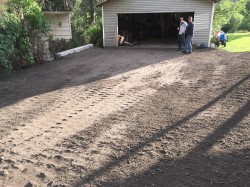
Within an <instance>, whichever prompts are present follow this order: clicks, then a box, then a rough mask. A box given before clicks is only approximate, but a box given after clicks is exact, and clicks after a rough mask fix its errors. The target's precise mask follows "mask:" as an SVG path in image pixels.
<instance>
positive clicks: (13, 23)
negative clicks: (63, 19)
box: [0, 0, 48, 73]
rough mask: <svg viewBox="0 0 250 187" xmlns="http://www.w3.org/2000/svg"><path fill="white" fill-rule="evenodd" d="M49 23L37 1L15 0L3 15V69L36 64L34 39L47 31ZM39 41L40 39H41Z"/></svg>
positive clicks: (0, 58) (0, 27) (0, 67)
mask: <svg viewBox="0 0 250 187" xmlns="http://www.w3.org/2000/svg"><path fill="white" fill-rule="evenodd" d="M47 31H48V24H47V22H46V20H45V18H44V15H43V14H42V12H41V8H40V7H39V5H38V4H37V3H36V1H35V0H22V1H20V0H11V1H10V2H9V3H8V6H7V10H6V11H4V12H3V13H2V14H1V15H0V71H1V72H4V73H9V72H11V70H12V69H19V68H22V67H26V66H30V65H32V64H34V62H35V57H37V55H36V53H35V51H36V50H35V48H37V46H34V43H32V41H34V38H36V37H37V34H39V33H46V32H47ZM38 43H39V42H38Z"/></svg>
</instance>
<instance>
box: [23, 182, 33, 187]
mask: <svg viewBox="0 0 250 187" xmlns="http://www.w3.org/2000/svg"><path fill="white" fill-rule="evenodd" d="M24 187H33V184H32V183H31V182H28V183H27V184H25V186H24Z"/></svg>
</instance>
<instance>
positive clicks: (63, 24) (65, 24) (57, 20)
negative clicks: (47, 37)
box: [45, 13, 72, 39]
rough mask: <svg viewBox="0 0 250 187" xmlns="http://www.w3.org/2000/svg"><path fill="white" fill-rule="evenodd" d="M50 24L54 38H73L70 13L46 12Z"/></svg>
mask: <svg viewBox="0 0 250 187" xmlns="http://www.w3.org/2000/svg"><path fill="white" fill-rule="evenodd" d="M45 16H46V17H47V19H48V20H49V24H50V29H51V31H50V33H51V34H52V35H53V38H59V39H71V38H72V33H71V24H70V14H69V13H67V14H45Z"/></svg>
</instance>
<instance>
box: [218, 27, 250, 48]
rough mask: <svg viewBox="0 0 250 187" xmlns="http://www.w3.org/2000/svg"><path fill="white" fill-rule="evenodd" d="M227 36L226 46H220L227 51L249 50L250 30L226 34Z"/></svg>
mask: <svg viewBox="0 0 250 187" xmlns="http://www.w3.org/2000/svg"><path fill="white" fill-rule="evenodd" d="M227 36H228V42H227V46H226V47H222V46H220V48H222V49H224V50H226V51H229V52H246V51H248V52H250V32H248V33H233V34H227Z"/></svg>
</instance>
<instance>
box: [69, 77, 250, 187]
mask: <svg viewBox="0 0 250 187" xmlns="http://www.w3.org/2000/svg"><path fill="white" fill-rule="evenodd" d="M249 78H250V74H249V75H247V76H245V77H244V78H243V79H241V80H240V81H238V82H237V83H236V84H235V85H233V86H232V87H230V88H229V89H228V90H226V91H224V92H223V93H222V94H221V95H219V96H218V97H216V98H214V99H213V100H212V101H210V102H208V103H207V104H205V105H204V106H202V107H200V108H199V109H197V110H196V111H194V112H192V113H191V114H189V115H187V116H186V117H184V118H182V119H181V120H179V121H177V122H175V123H174V124H172V125H171V126H168V127H166V128H164V129H162V130H160V131H158V132H156V133H155V134H152V135H151V136H150V137H149V138H146V139H144V141H143V142H140V143H139V144H137V145H134V146H133V148H131V149H127V150H126V151H125V154H123V155H122V156H120V157H118V158H117V159H115V160H113V161H111V162H108V163H107V164H105V165H104V166H103V167H101V168H100V169H99V170H95V171H94V172H92V173H90V174H89V175H87V176H85V177H84V178H82V179H81V180H79V181H78V182H76V183H75V184H73V186H84V185H86V184H88V183H91V182H92V181H94V180H95V179H96V178H97V177H99V176H102V175H104V174H107V173H109V171H110V169H112V168H114V167H116V166H119V165H120V164H122V163H123V162H125V161H126V160H129V158H131V157H133V156H134V155H136V154H137V153H138V152H139V151H140V150H142V149H143V148H144V147H146V146H147V145H148V144H150V143H152V142H155V141H157V140H158V139H159V138H161V137H163V136H164V135H166V134H168V133H169V131H171V130H174V129H177V128H178V127H180V126H182V125H183V124H184V123H186V122H188V121H189V120H191V119H192V118H194V117H196V116H197V115H199V114H200V113H201V112H203V111H206V110H207V109H209V108H210V107H212V106H213V105H214V104H216V103H217V102H218V101H220V100H221V99H224V98H225V97H227V96H228V95H229V94H230V93H231V92H232V91H235V90H237V89H238V88H239V86H241V85H242V84H245V83H247V81H248V80H249ZM249 112H250V101H249V100H248V101H247V102H246V103H245V104H244V105H243V106H241V107H240V108H239V109H238V111H236V112H235V113H234V114H233V115H232V116H231V117H230V118H228V119H226V120H225V121H224V122H223V123H222V124H221V125H220V126H219V127H218V128H217V129H215V131H214V132H213V133H212V134H210V135H208V136H207V137H206V138H205V139H204V140H203V141H202V142H199V143H198V144H197V146H196V147H195V148H194V149H192V150H191V151H190V152H189V153H187V155H185V156H184V157H181V158H177V159H175V160H173V159H162V160H160V161H159V162H158V163H157V164H155V165H154V166H153V167H151V168H149V169H148V170H147V171H144V172H143V173H140V174H138V175H136V174H135V175H134V176H131V177H128V178H126V179H124V180H122V181H121V180H115V179H114V180H112V181H110V182H106V183H102V184H100V186H138V184H140V185H139V186H168V185H170V186H194V185H198V186H210V185H212V186H214V185H223V184H225V185H226V186H249V185H250V178H249V175H250V169H249V168H250V148H246V149H244V150H238V151H234V152H229V153H218V154H217V153H216V155H211V154H209V153H208V151H209V150H210V148H212V147H213V146H214V145H215V144H216V143H218V142H219V141H220V140H221V139H223V137H224V136H225V135H226V134H227V133H229V132H230V130H232V129H233V128H235V127H237V125H239V124H240V123H241V121H242V120H243V119H244V118H245V117H246V116H248V115H249ZM99 133H100V132H99ZM152 171H153V172H152Z"/></svg>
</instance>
